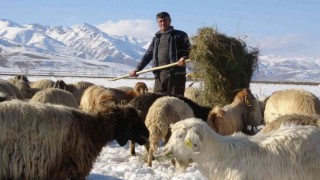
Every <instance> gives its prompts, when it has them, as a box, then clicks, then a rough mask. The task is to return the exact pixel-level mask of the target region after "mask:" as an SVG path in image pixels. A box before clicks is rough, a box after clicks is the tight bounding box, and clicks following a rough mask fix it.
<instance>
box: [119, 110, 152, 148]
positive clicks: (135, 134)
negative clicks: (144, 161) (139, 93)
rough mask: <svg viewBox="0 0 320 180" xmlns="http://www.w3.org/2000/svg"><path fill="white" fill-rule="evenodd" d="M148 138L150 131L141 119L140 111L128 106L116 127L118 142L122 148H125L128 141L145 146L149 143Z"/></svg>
mask: <svg viewBox="0 0 320 180" xmlns="http://www.w3.org/2000/svg"><path fill="white" fill-rule="evenodd" d="M148 138H149V131H148V129H147V127H146V125H145V124H144V122H143V121H142V120H141V119H140V116H139V113H138V111H137V110H136V109H135V108H134V107H131V106H128V107H127V108H126V109H125V110H124V114H123V116H122V118H121V119H119V123H118V124H117V126H116V140H117V142H118V143H119V145H120V146H124V145H125V144H126V143H127V141H128V140H131V141H134V142H137V143H138V144H139V145H144V144H146V143H147V141H148Z"/></svg>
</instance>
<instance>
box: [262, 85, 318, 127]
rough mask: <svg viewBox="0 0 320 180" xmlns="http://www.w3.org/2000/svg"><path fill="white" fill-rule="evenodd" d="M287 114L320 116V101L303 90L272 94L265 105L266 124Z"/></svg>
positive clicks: (282, 91) (289, 90)
mask: <svg viewBox="0 0 320 180" xmlns="http://www.w3.org/2000/svg"><path fill="white" fill-rule="evenodd" d="M286 114H320V100H319V99H318V98H317V96H315V95H314V94H312V93H311V92H308V91H306V90H303V89H287V90H281V91H276V92H274V93H272V94H271V96H270V97H269V98H268V100H267V102H266V105H265V110H264V120H265V123H266V124H268V123H270V122H272V121H274V120H275V119H276V118H277V117H279V116H283V115H286Z"/></svg>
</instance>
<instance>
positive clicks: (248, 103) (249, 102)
mask: <svg viewBox="0 0 320 180" xmlns="http://www.w3.org/2000/svg"><path fill="white" fill-rule="evenodd" d="M244 102H245V103H246V105H247V106H252V102H251V101H250V100H249V98H248V95H246V96H244Z"/></svg>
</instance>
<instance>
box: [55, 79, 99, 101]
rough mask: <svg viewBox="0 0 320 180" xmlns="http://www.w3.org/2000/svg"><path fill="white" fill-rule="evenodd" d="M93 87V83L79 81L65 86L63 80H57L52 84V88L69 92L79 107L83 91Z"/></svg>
mask: <svg viewBox="0 0 320 180" xmlns="http://www.w3.org/2000/svg"><path fill="white" fill-rule="evenodd" d="M93 85H94V84H93V83H91V82H86V81H79V82H77V83H74V84H66V83H65V82H64V81H63V80H60V79H58V80H57V81H56V82H55V84H54V88H58V89H63V90H66V91H69V92H70V93H72V94H73V96H74V97H75V98H76V100H77V102H78V105H80V101H81V97H82V95H83V93H84V91H85V90H86V89H87V88H89V87H90V86H93Z"/></svg>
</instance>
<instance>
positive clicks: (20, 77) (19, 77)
mask: <svg viewBox="0 0 320 180" xmlns="http://www.w3.org/2000/svg"><path fill="white" fill-rule="evenodd" d="M14 79H18V80H21V81H23V82H25V83H29V82H30V81H29V79H28V78H27V76H25V75H20V74H18V75H15V76H14Z"/></svg>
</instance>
